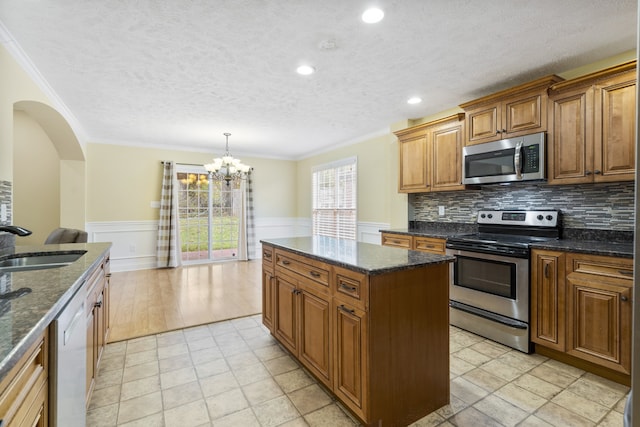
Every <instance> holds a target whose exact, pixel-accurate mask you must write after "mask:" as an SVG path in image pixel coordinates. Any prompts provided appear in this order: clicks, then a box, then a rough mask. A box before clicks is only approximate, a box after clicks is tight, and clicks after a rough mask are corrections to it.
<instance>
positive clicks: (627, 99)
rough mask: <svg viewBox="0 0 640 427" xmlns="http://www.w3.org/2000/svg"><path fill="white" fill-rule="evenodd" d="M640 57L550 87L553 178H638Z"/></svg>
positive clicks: (550, 172)
mask: <svg viewBox="0 0 640 427" xmlns="http://www.w3.org/2000/svg"><path fill="white" fill-rule="evenodd" d="M636 80H637V79H636V61H629V62H626V63H624V64H621V65H619V66H616V67H611V68H608V69H605V70H602V71H599V72H597V73H592V74H589V75H586V76H582V77H580V78H577V79H573V80H567V81H565V82H561V83H557V84H555V85H553V86H552V87H551V88H549V99H550V102H549V122H550V123H549V132H548V138H547V142H548V158H547V159H548V160H547V161H548V182H549V184H578V183H590V182H612V181H632V180H633V179H634V175H635V166H634V164H635V163H634V162H635V157H636V155H635V150H636V141H635V128H636Z"/></svg>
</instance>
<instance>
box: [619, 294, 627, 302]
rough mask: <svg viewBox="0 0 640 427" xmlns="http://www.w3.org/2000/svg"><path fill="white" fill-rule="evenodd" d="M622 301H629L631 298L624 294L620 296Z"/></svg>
mask: <svg viewBox="0 0 640 427" xmlns="http://www.w3.org/2000/svg"><path fill="white" fill-rule="evenodd" d="M620 301H624V302H627V301H629V298H627V296H626V295H622V296H621V297H620Z"/></svg>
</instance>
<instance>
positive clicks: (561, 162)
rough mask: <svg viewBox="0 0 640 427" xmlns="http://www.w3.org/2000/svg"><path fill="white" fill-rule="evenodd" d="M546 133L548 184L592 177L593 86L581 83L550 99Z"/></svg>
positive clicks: (573, 182) (577, 182) (584, 179)
mask: <svg viewBox="0 0 640 427" xmlns="http://www.w3.org/2000/svg"><path fill="white" fill-rule="evenodd" d="M550 116H551V118H550V119H551V121H552V123H551V126H550V128H549V133H548V140H547V143H548V144H547V145H548V172H547V175H548V181H549V184H579V183H586V182H591V181H592V179H593V178H592V174H593V166H592V164H593V139H594V133H593V121H592V117H593V88H592V87H590V86H589V87H584V88H579V89H576V90H573V91H569V92H566V93H563V94H561V95H556V96H554V97H553V98H552V99H551V100H550Z"/></svg>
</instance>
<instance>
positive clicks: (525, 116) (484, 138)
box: [460, 75, 562, 145]
mask: <svg viewBox="0 0 640 427" xmlns="http://www.w3.org/2000/svg"><path fill="white" fill-rule="evenodd" d="M559 81H562V78H561V77H558V76H556V75H551V76H547V77H543V78H540V79H538V80H534V81H532V82H529V83H526V84H523V85H519V86H516V87H513V88H511V89H506V90H503V91H500V92H497V93H494V94H491V95H488V96H485V97H483V98H480V99H476V100H474V101H470V102H467V103H464V104H461V105H460V107H461V108H462V109H464V110H465V114H466V126H467V132H466V138H465V144H466V145H475V144H482V143H484V142H491V141H497V140H499V139H504V138H511V137H515V136H520V135H526V134H529V133H536V132H543V131H546V130H547V88H548V87H549V86H550V85H552V84H554V83H556V82H559Z"/></svg>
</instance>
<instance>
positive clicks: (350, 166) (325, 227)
mask: <svg viewBox="0 0 640 427" xmlns="http://www.w3.org/2000/svg"><path fill="white" fill-rule="evenodd" d="M312 172H313V178H312V186H313V234H314V235H320V236H330V237H339V238H342V239H352V240H355V239H356V204H357V192H356V189H357V184H358V169H357V159H356V158H355V157H350V158H348V159H344V160H340V161H337V162H332V163H328V164H325V165H320V166H316V167H314V168H313V170H312Z"/></svg>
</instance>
